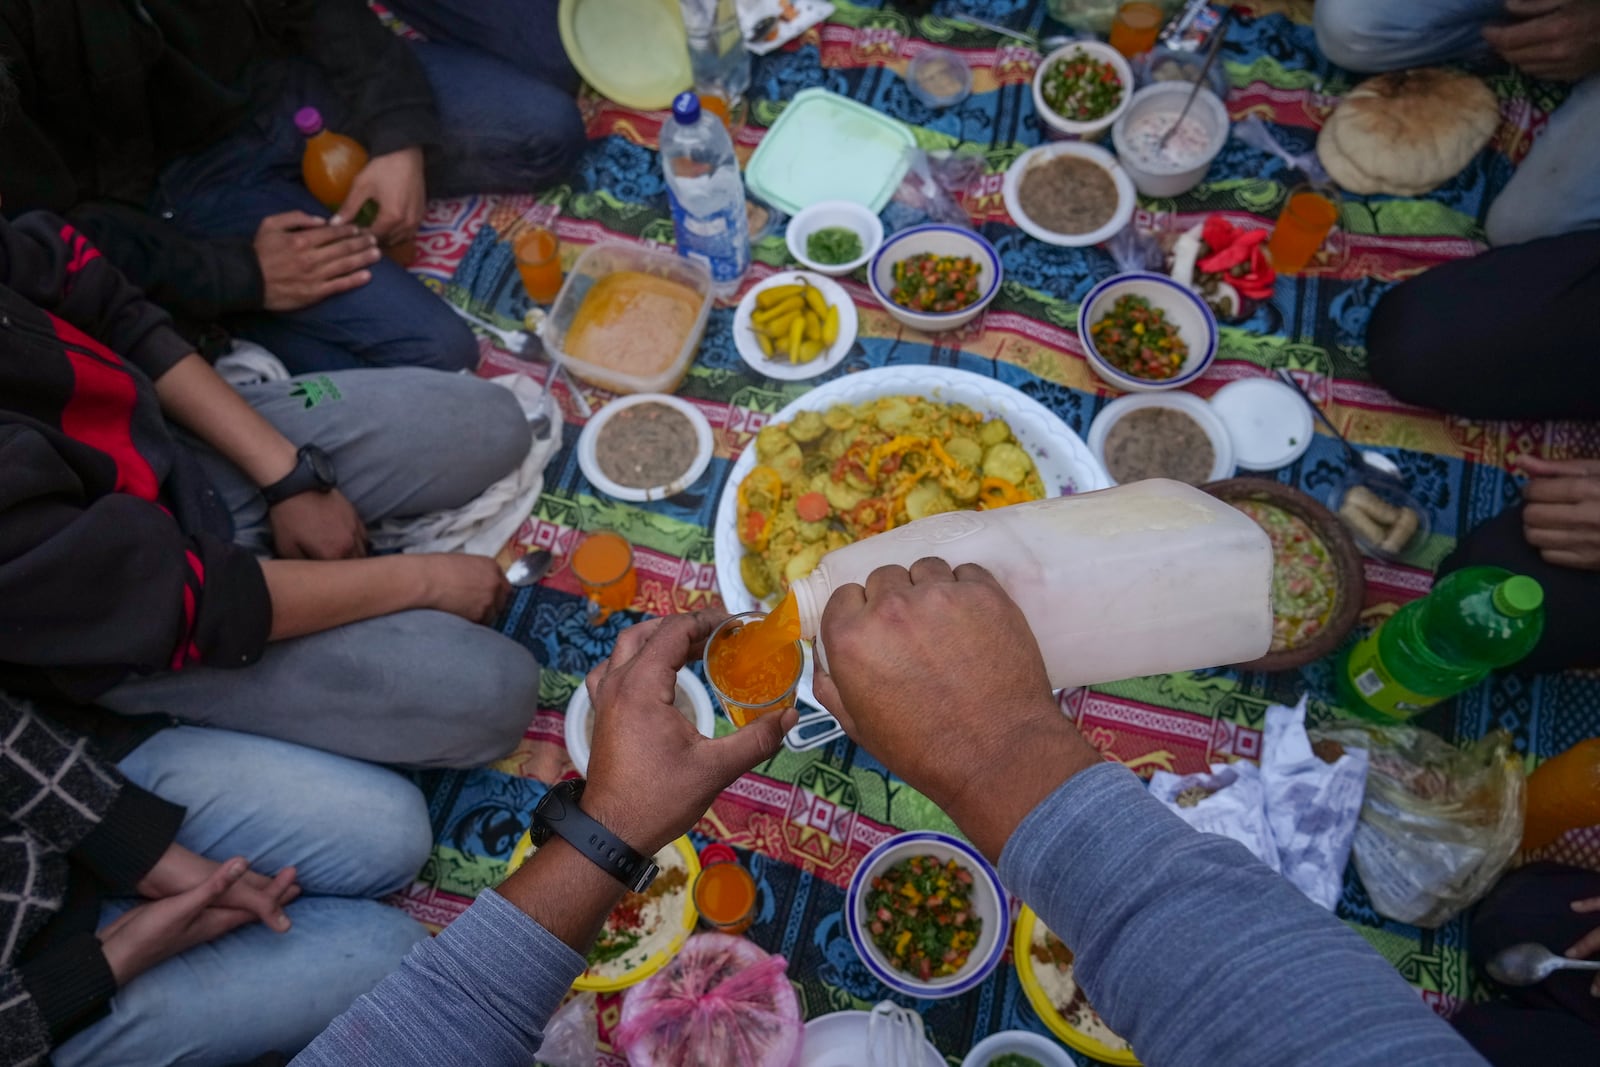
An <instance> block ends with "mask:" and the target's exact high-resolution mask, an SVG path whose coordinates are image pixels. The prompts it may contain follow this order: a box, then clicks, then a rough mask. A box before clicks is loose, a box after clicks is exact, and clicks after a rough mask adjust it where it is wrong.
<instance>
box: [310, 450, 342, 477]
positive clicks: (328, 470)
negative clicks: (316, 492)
mask: <svg viewBox="0 0 1600 1067" xmlns="http://www.w3.org/2000/svg"><path fill="white" fill-rule="evenodd" d="M305 451H306V458H307V459H308V460H310V461H311V473H313V474H315V475H316V476H317V481H319V482H321V483H322V484H323V485H325V486H328V487H330V488H331V487H332V486H335V485H337V484H338V483H339V476H338V474H336V473H335V472H334V469H333V459H332V457H330V456H329V455H328V454H327V453H326V452H324V451H323V450H322V449H320V448H318V447H316V446H315V445H308V446H307V447H306V450H305Z"/></svg>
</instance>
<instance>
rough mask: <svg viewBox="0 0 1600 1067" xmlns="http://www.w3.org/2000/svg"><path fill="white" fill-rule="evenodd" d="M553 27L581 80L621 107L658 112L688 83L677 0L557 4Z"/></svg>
mask: <svg viewBox="0 0 1600 1067" xmlns="http://www.w3.org/2000/svg"><path fill="white" fill-rule="evenodd" d="M557 24H558V26H559V27H560V30H561V44H562V46H563V47H564V48H566V50H567V58H568V59H570V60H571V61H572V65H573V66H574V67H576V68H577V69H578V73H579V74H581V75H583V80H584V81H586V82H588V83H589V84H590V85H592V86H594V87H595V89H596V90H597V91H598V92H600V93H601V94H603V95H605V96H607V97H609V98H610V99H612V100H615V101H616V102H617V103H619V104H621V105H622V106H624V107H632V108H638V109H639V110H641V111H659V110H661V109H663V108H668V107H671V106H672V98H673V97H675V96H677V95H678V94H679V93H681V92H683V91H684V90H686V89H688V88H689V87H690V86H691V85H693V84H694V77H693V74H692V72H691V71H690V69H689V43H688V37H687V35H686V34H685V33H684V30H683V13H682V12H681V11H680V10H679V9H678V0H561V7H560V8H559V10H558V12H557Z"/></svg>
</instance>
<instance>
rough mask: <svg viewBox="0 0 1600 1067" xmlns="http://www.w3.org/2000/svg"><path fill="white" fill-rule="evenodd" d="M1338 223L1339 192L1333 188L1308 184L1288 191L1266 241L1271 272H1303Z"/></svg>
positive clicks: (1320, 184) (1322, 184) (1325, 185)
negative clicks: (1270, 258)
mask: <svg viewBox="0 0 1600 1067" xmlns="http://www.w3.org/2000/svg"><path fill="white" fill-rule="evenodd" d="M1338 221H1339V192H1338V190H1337V189H1335V188H1334V187H1333V186H1331V185H1327V184H1324V183H1316V184H1312V183H1309V182H1308V183H1303V184H1301V185H1297V186H1295V187H1294V188H1293V189H1291V190H1289V196H1288V199H1286V200H1285V201H1284V202H1283V210H1282V211H1280V212H1278V221H1277V222H1276V223H1274V224H1273V227H1272V236H1271V237H1269V238H1267V254H1268V255H1269V256H1271V257H1272V269H1273V270H1275V271H1277V272H1278V273H1279V274H1299V273H1300V272H1301V271H1303V270H1305V269H1306V267H1307V265H1308V264H1310V262H1311V260H1312V258H1313V257H1315V256H1316V254H1317V250H1318V249H1320V248H1321V247H1322V243H1323V242H1324V241H1326V240H1327V239H1328V234H1329V233H1331V232H1332V231H1333V227H1334V224H1335V223H1337V222H1338Z"/></svg>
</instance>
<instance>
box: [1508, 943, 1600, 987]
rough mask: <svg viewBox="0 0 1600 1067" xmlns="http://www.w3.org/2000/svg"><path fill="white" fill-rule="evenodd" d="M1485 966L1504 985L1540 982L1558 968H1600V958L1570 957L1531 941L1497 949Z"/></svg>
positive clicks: (1586, 969)
mask: <svg viewBox="0 0 1600 1067" xmlns="http://www.w3.org/2000/svg"><path fill="white" fill-rule="evenodd" d="M1483 969H1484V970H1486V971H1488V972H1489V977H1490V978H1493V979H1494V980H1495V981H1496V982H1499V983H1500V984H1501V985H1511V986H1522V985H1537V984H1539V983H1540V982H1542V981H1544V980H1545V979H1546V978H1549V977H1550V976H1551V975H1552V974H1555V973H1556V972H1557V971H1600V960H1569V959H1567V958H1566V957H1565V956H1557V955H1556V954H1555V953H1554V952H1551V951H1550V950H1549V949H1547V948H1545V947H1544V946H1543V945H1538V944H1534V943H1533V942H1531V941H1528V942H1524V943H1523V944H1520V945H1512V946H1511V947H1510V948H1503V949H1501V950H1500V951H1499V952H1496V953H1495V954H1494V955H1493V956H1491V957H1490V958H1489V962H1488V963H1485V964H1484V965H1483Z"/></svg>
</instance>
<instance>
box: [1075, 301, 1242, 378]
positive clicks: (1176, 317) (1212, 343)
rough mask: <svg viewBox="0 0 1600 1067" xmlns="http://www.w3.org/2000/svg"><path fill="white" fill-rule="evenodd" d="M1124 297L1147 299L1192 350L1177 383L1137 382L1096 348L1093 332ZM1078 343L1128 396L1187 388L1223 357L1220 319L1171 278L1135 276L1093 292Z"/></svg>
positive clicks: (1081, 308)
mask: <svg viewBox="0 0 1600 1067" xmlns="http://www.w3.org/2000/svg"><path fill="white" fill-rule="evenodd" d="M1124 296H1142V297H1144V298H1145V299H1146V300H1148V301H1150V305H1151V306H1152V307H1156V308H1160V309H1161V310H1162V311H1164V312H1166V317H1167V321H1168V322H1170V323H1172V324H1173V325H1174V326H1176V327H1177V328H1178V336H1179V337H1181V338H1183V342H1184V344H1186V345H1188V346H1189V356H1188V358H1187V359H1185V360H1184V361H1183V366H1182V367H1181V368H1180V369H1179V370H1178V373H1177V374H1175V375H1173V376H1172V377H1171V378H1166V379H1163V380H1161V381H1154V380H1152V379H1149V378H1136V377H1134V376H1133V375H1131V374H1128V373H1126V372H1124V371H1121V370H1118V369H1117V368H1116V367H1114V366H1112V365H1111V364H1110V363H1108V362H1107V361H1106V360H1105V359H1104V358H1103V357H1102V356H1101V355H1100V352H1099V350H1098V349H1096V348H1095V345H1094V336H1093V334H1092V333H1091V331H1090V327H1092V326H1093V325H1094V324H1095V323H1097V322H1099V321H1100V319H1101V318H1102V317H1103V316H1104V315H1105V314H1106V313H1107V312H1109V311H1110V310H1111V307H1112V305H1114V304H1115V303H1116V302H1117V301H1118V300H1120V299H1121V298H1122V297H1124ZM1078 339H1079V340H1080V341H1081V342H1082V343H1083V350H1084V352H1085V353H1087V354H1088V357H1089V366H1090V368H1091V369H1093V371H1094V372H1095V373H1096V374H1098V375H1099V376H1100V378H1101V379H1102V380H1103V381H1105V383H1106V384H1108V385H1112V386H1115V387H1116V388H1118V389H1121V390H1123V391H1124V392H1128V393H1160V392H1164V391H1166V390H1168V389H1181V388H1183V387H1184V386H1185V385H1188V384H1189V383H1190V382H1193V381H1194V380H1195V379H1196V378H1198V377H1200V375H1202V374H1204V373H1205V372H1206V368H1207V367H1209V366H1211V361H1212V360H1213V359H1215V358H1216V356H1217V319H1216V316H1214V315H1212V314H1211V309H1210V308H1209V307H1207V306H1206V302H1205V301H1204V300H1202V299H1201V298H1200V297H1199V296H1198V295H1197V294H1196V293H1195V292H1194V291H1193V290H1191V289H1190V288H1189V287H1188V286H1185V285H1180V284H1178V283H1177V282H1175V281H1173V280H1172V279H1171V278H1169V277H1167V276H1166V275H1165V274H1149V273H1146V272H1144V271H1133V272H1131V273H1128V274H1118V275H1115V276H1114V277H1111V278H1107V279H1106V280H1105V281H1103V282H1101V283H1100V284H1099V285H1097V286H1095V287H1094V288H1093V289H1091V290H1089V295H1088V296H1086V297H1084V298H1083V303H1081V304H1079V305H1078Z"/></svg>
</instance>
